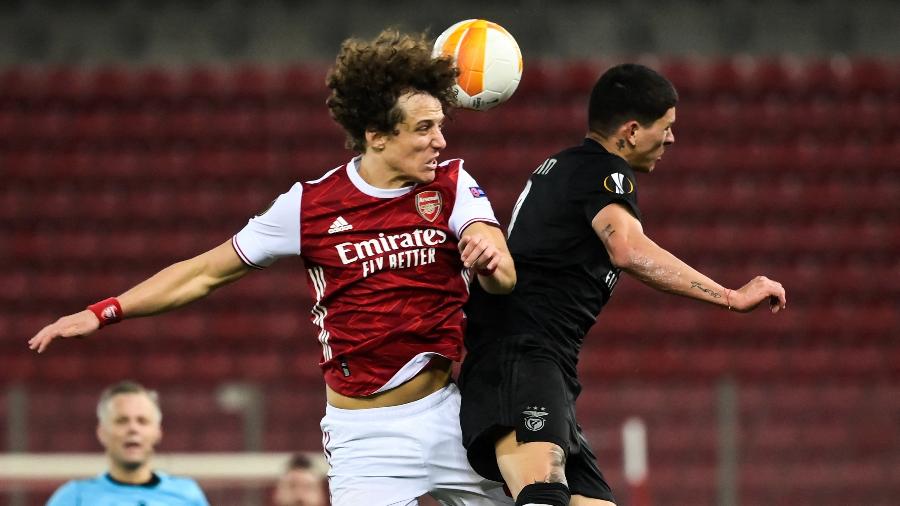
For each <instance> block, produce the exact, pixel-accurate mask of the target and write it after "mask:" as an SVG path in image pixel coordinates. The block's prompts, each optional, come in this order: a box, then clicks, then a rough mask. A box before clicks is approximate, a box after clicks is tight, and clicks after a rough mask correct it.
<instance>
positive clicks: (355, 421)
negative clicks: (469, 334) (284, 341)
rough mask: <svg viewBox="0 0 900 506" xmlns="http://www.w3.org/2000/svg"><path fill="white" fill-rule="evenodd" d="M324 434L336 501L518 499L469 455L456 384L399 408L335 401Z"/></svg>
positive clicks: (482, 505) (367, 505) (342, 505)
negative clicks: (359, 406)
mask: <svg viewBox="0 0 900 506" xmlns="http://www.w3.org/2000/svg"><path fill="white" fill-rule="evenodd" d="M322 435H323V442H324V446H325V456H326V458H327V459H328V463H329V464H330V466H331V470H330V471H329V472H328V479H329V480H328V485H329V489H330V490H331V504H332V505H333V506H360V505H364V506H401V505H402V506H406V505H411V504H417V501H416V498H418V497H419V496H421V495H424V494H431V496H432V497H434V498H435V499H437V500H438V502H440V503H441V504H445V505H452V506H487V505H495V504H501V505H511V504H513V500H512V499H511V498H509V497H508V496H507V495H506V494H505V493H504V491H503V486H502V484H500V483H497V482H495V481H490V480H486V479H484V478H482V477H481V476H479V475H478V474H477V473H475V471H473V470H472V468H471V467H470V466H469V462H468V461H467V460H466V450H465V449H464V448H463V446H462V442H461V441H462V434H461V431H460V428H459V389H458V388H457V387H456V385H454V384H450V385H448V386H447V387H446V388H443V389H441V390H438V391H437V392H434V393H433V394H431V395H428V396H427V397H425V398H422V399H419V400H417V401H414V402H410V403H408V404H402V405H400V406H390V407H386V408H373V409H338V408H335V407H334V406H331V405H328V406H327V407H326V408H325V417H324V418H322Z"/></svg>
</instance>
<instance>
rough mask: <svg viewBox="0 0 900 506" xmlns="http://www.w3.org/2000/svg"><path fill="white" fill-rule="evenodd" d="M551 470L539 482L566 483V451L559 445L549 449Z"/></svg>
mask: <svg viewBox="0 0 900 506" xmlns="http://www.w3.org/2000/svg"><path fill="white" fill-rule="evenodd" d="M550 466H551V471H550V473H549V474H547V476H546V477H545V478H544V481H543V482H541V483H566V473H565V469H566V452H564V451H563V450H562V448H560V447H558V446H557V447H555V448H553V449H552V450H550Z"/></svg>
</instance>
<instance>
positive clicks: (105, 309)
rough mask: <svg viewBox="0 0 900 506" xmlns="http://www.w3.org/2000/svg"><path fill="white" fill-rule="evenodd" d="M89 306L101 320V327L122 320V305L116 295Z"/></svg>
mask: <svg viewBox="0 0 900 506" xmlns="http://www.w3.org/2000/svg"><path fill="white" fill-rule="evenodd" d="M87 308H88V309H90V310H91V312H92V313H94V316H96V317H97V319H98V320H100V328H103V327H105V326H107V325H110V324H113V323H118V322H120V321H122V306H121V305H120V304H119V299H116V298H115V297H110V298H108V299H106V300H101V301H100V302H97V303H95V304H91V305H90V306H88V307H87Z"/></svg>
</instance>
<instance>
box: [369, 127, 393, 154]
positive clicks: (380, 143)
mask: <svg viewBox="0 0 900 506" xmlns="http://www.w3.org/2000/svg"><path fill="white" fill-rule="evenodd" d="M387 138H388V136H387V134H385V133H383V132H378V131H376V130H366V146H367V147H370V148H372V149H373V150H374V151H383V150H384V144H385V143H386V142H387Z"/></svg>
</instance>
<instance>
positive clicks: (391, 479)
mask: <svg viewBox="0 0 900 506" xmlns="http://www.w3.org/2000/svg"><path fill="white" fill-rule="evenodd" d="M456 76H457V70H456V68H455V67H454V66H453V62H452V60H451V59H450V58H449V57H432V55H431V42H430V41H429V40H427V39H426V37H425V35H424V34H416V35H409V34H402V33H399V32H397V31H396V30H385V31H383V32H382V33H381V34H379V35H378V36H377V37H376V38H375V39H374V40H372V41H363V40H359V39H348V40H347V41H345V42H344V43H343V44H342V46H341V50H340V53H339V54H338V57H337V59H336V61H335V64H334V65H333V66H332V68H331V70H330V71H329V73H328V76H327V85H328V87H329V88H330V89H331V96H330V97H329V99H328V101H327V105H328V107H329V109H330V112H331V115H332V117H333V118H334V119H335V121H337V123H339V124H340V125H341V127H342V128H343V129H344V131H345V132H346V134H347V139H348V140H347V145H348V147H349V148H351V149H352V150H354V151H356V152H358V153H360V155H359V156H356V157H354V158H353V159H351V160H350V161H349V162H347V163H345V164H342V165H340V166H338V167H337V168H334V169H332V170H330V171H328V172H326V173H325V174H324V175H323V176H322V177H321V178H319V179H317V180H314V181H308V182H302V183H301V182H298V183H296V184H295V185H294V186H293V187H292V188H291V189H290V190H289V191H288V192H287V193H284V194H282V195H281V196H279V197H278V198H277V199H276V200H275V201H274V202H273V203H272V204H271V205H270V206H269V208H268V209H266V210H265V211H263V212H262V213H260V214H259V215H257V216H256V217H254V218H252V219H251V220H250V221H249V223H248V224H247V226H246V227H244V229H242V230H241V231H240V232H238V233H237V234H236V235H235V236H234V237H232V238H231V239H229V240H228V241H226V242H225V243H223V244H221V245H220V246H218V247H216V248H214V249H212V250H210V251H207V252H206V253H203V254H201V255H199V256H197V257H194V258H192V259H189V260H185V261H183V262H179V263H176V264H174V265H171V266H169V267H168V268H166V269H164V270H162V271H160V272H159V273H157V274H155V275H154V276H152V277H150V278H149V279H147V280H145V281H143V282H141V283H139V284H138V285H136V286H134V287H133V288H131V289H129V290H127V291H126V292H125V293H123V294H121V295H120V296H118V297H115V298H109V299H106V300H103V301H101V302H98V303H96V304H92V305H90V306H89V307H88V309H86V310H84V311H81V312H79V313H75V314H72V315H68V316H64V317H62V318H60V319H59V320H57V321H56V322H54V323H52V324H50V325H48V326H46V327H44V328H43V329H42V330H40V332H38V333H37V334H36V335H35V336H34V337H32V338H31V339H30V341H29V346H30V347H31V349H34V350H37V351H38V352H39V353H40V352H44V351H45V350H46V349H47V346H48V345H49V344H50V343H51V342H52V341H53V340H54V339H56V338H59V337H83V336H87V335H89V334H91V333H93V332H94V331H96V330H97V329H98V328H100V327H102V326H104V325H107V324H110V323H114V322H117V321H119V320H121V319H122V318H134V317H140V316H149V315H154V314H157V313H162V312H165V311H169V310H172V309H175V308H178V307H181V306H183V305H185V304H188V303H189V302H192V301H194V300H197V299H200V298H202V297H204V296H206V295H208V294H209V293H210V292H212V291H213V290H215V289H216V288H219V287H221V286H223V285H225V284H228V283H231V282H234V281H236V280H238V279H240V278H241V277H243V276H244V275H245V274H247V273H248V272H250V271H251V270H260V269H264V268H265V267H267V266H269V265H271V264H272V263H273V262H275V261H276V260H278V259H279V258H284V257H296V256H300V257H302V258H303V261H304V263H305V265H306V268H307V271H308V274H309V279H308V285H309V288H310V291H311V293H312V295H313V297H314V298H315V301H316V302H315V305H314V307H313V308H312V311H311V312H312V320H313V323H314V324H315V325H316V327H318V340H319V342H320V344H321V346H322V360H321V362H320V364H319V365H320V367H321V369H322V372H323V374H324V376H325V383H326V387H325V392H326V399H327V406H326V413H325V417H324V418H323V419H322V423H321V427H322V431H323V441H324V442H325V454H326V458H327V459H328V461H329V464H330V471H329V486H330V491H331V498H332V503H333V504H335V505H336V506H345V505H346V506H357V505H360V504H367V505H371V506H379V505H389V504H391V505H393V504H396V505H406V504H415V503H416V498H417V497H419V496H421V495H423V494H427V493H431V495H432V496H433V497H435V498H436V499H438V500H439V501H444V502H445V503H446V504H453V505H481V504H495V503H498V502H499V503H510V502H511V501H510V500H509V499H508V497H507V496H506V495H505V494H504V492H503V489H502V485H501V484H500V483H496V482H492V481H490V480H485V479H483V478H481V477H480V476H478V474H477V473H475V472H474V471H473V470H472V468H471V467H470V466H469V464H468V462H467V460H466V454H465V450H464V449H463V447H462V444H461V433H460V427H459V403H460V400H459V390H458V388H457V387H456V385H455V384H454V383H452V382H451V381H450V379H451V364H452V362H453V361H457V360H459V359H460V358H461V356H462V346H463V344H462V326H463V312H462V306H463V304H464V303H465V301H466V299H467V298H468V291H469V288H468V286H469V282H470V280H472V279H473V278H477V283H475V284H478V285H480V286H481V287H482V288H483V289H484V290H485V291H486V292H488V293H507V292H509V291H510V290H512V288H513V286H514V285H515V280H516V277H515V268H514V266H513V263H512V259H511V258H510V255H509V251H508V249H507V247H506V242H505V239H504V236H503V233H502V231H501V230H500V229H499V225H498V222H497V219H496V218H495V216H494V212H493V209H492V208H491V204H490V202H489V200H488V199H487V197H486V195H485V192H484V191H482V190H481V188H480V187H479V186H478V183H477V182H476V181H475V180H474V179H473V178H472V176H471V175H469V173H468V172H466V170H465V169H464V168H463V161H462V160H459V159H454V160H448V161H445V162H442V163H441V162H439V161H438V158H439V156H440V153H441V150H443V149H444V148H445V147H446V141H445V139H444V136H443V133H442V131H441V128H442V124H443V121H444V112H445V111H446V110H448V109H449V108H450V107H452V105H453V104H454V90H453V85H454V84H455V81H456ZM285 282H294V281H293V280H286V281H285ZM273 296H276V297H277V296H278V294H273ZM247 311H253V308H247Z"/></svg>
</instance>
